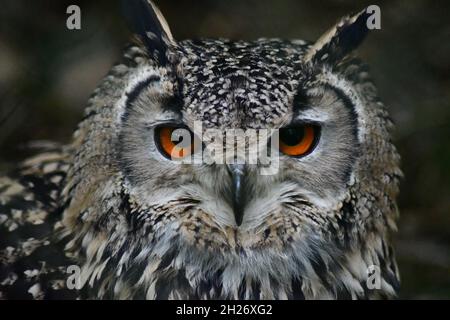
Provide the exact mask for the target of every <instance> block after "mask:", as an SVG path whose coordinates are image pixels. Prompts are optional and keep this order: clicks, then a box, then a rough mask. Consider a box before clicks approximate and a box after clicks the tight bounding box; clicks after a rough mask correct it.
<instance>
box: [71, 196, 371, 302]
mask: <svg viewBox="0 0 450 320" xmlns="http://www.w3.org/2000/svg"><path fill="white" fill-rule="evenodd" d="M123 195H124V194H122V196H123ZM192 205H193V204H190V205H187V204H186V206H184V207H183V206H180V208H183V209H180V210H181V211H180V212H183V210H184V211H189V210H186V208H190V209H192ZM106 207H107V206H106ZM118 208H119V209H120V210H124V211H125V212H123V211H122V212H120V213H119V212H118V211H117V210H113V209H111V208H110V209H108V210H107V211H106V212H105V213H104V216H103V219H100V220H103V222H102V223H100V224H99V223H98V222H97V224H96V225H95V226H93V227H92V228H90V229H80V232H79V233H77V234H76V235H74V237H73V238H74V239H73V242H72V243H73V245H74V247H72V248H71V249H70V250H71V251H72V252H73V251H76V252H77V253H76V255H77V256H78V257H79V263H80V266H81V267H82V270H83V271H82V277H83V279H82V283H83V284H84V285H85V290H86V291H87V296H88V297H92V298H121V299H131V298H147V299H155V298H157V299H166V298H172V299H179V298H234V299H244V298H246V299H284V298H290V299H292V298H307V299H308V298H337V297H340V298H342V297H350V298H351V297H353V298H358V297H359V298H362V297H368V296H369V293H368V292H366V290H365V287H364V285H365V284H364V281H365V278H364V277H365V276H366V272H365V270H364V268H368V266H369V265H370V261H367V259H366V257H367V256H368V255H369V256H371V255H373V254H375V253H374V248H372V247H364V248H359V249H360V250H361V252H359V253H358V252H356V253H355V252H350V251H348V252H346V251H343V250H341V249H338V247H336V246H335V245H330V244H327V243H325V242H323V240H322V239H320V238H319V237H317V238H314V237H304V238H301V239H298V240H297V241H292V242H291V243H290V244H289V245H286V246H285V247H273V248H264V247H263V248H252V249H250V248H243V247H239V246H237V247H236V246H235V247H234V248H232V250H230V249H228V250H225V249H223V248H215V249H212V248H208V247H206V246H205V243H206V242H205V240H204V239H203V240H201V241H200V240H198V239H197V242H195V241H194V242H190V241H189V240H188V239H187V238H186V237H183V236H182V234H181V233H182V232H183V231H180V230H181V229H182V228H183V224H182V223H180V222H179V221H177V220H175V219H174V218H170V217H167V216H162V215H158V214H156V215H155V214H154V215H153V216H154V217H153V218H150V217H149V215H148V212H139V211H137V210H136V209H133V205H132V204H130V199H129V198H127V197H123V201H122V204H121V205H119V206H118ZM116 209H117V207H116ZM159 209H160V212H161V210H162V208H159ZM105 215H108V216H109V219H110V220H108V221H107V218H106V216H105ZM119 216H121V217H122V218H120V217H119ZM151 219H153V220H151ZM190 219H193V217H190ZM111 221H116V222H117V223H118V224H121V223H122V224H125V225H127V226H128V227H124V225H116V226H115V227H114V228H113V229H112V230H110V232H108V236H106V233H105V232H104V231H101V229H102V228H105V227H108V226H109V227H111V225H112V224H111ZM158 224H165V227H164V228H162V227H161V226H159V225H158ZM81 230H84V231H81ZM235 245H236V244H235ZM355 266H357V268H359V270H355Z"/></svg>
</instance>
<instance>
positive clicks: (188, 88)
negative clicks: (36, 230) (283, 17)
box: [64, 1, 401, 297]
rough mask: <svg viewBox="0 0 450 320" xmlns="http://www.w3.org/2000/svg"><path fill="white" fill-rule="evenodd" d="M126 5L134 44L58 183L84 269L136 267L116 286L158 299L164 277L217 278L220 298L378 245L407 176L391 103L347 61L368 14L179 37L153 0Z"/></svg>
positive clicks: (98, 96) (98, 97) (193, 281)
mask: <svg viewBox="0 0 450 320" xmlns="http://www.w3.org/2000/svg"><path fill="white" fill-rule="evenodd" d="M127 8H128V11H127V12H128V16H129V18H130V20H131V21H132V22H133V24H134V26H135V33H136V34H137V36H138V38H139V41H138V45H136V46H132V47H131V48H130V49H128V50H127V52H126V54H125V62H124V63H122V64H119V65H117V66H115V67H114V68H113V70H112V71H111V73H110V75H109V76H108V77H107V78H106V80H105V82H104V83H103V85H102V86H100V88H99V89H97V90H96V92H95V94H94V95H93V97H92V99H91V100H90V106H89V108H88V111H87V115H86V120H84V121H83V122H82V123H81V125H80V128H79V130H78V132H77V133H76V135H75V138H76V139H75V143H74V145H73V146H74V148H75V150H76V153H75V157H74V159H75V160H74V164H76V165H74V166H73V168H72V171H71V174H70V175H69V177H70V178H69V180H68V181H69V183H68V186H67V188H66V195H67V198H68V200H69V205H68V209H66V212H65V221H64V223H65V225H66V228H67V230H70V233H71V235H72V237H73V241H72V243H71V245H72V246H73V247H76V248H77V249H78V250H79V251H80V252H82V255H84V256H85V258H86V270H87V271H86V274H87V276H90V277H92V270H94V269H95V268H96V267H99V266H101V265H102V263H105V264H111V261H115V262H114V266H115V267H116V268H119V269H120V272H119V271H118V274H122V273H123V274H126V273H127V272H128V274H129V275H130V277H131V275H133V276H134V277H136V274H138V275H139V276H138V277H137V278H135V279H134V280H127V281H125V280H122V282H123V283H125V282H126V283H127V286H128V287H127V288H128V289H127V290H128V291H125V292H132V291H133V290H132V289H130V288H129V287H130V286H132V285H133V284H132V282H133V281H134V282H135V283H134V285H136V283H138V282H139V283H141V284H144V283H145V284H146V285H144V287H145V290H146V294H147V296H152V294H153V296H155V295H158V293H157V292H158V290H157V289H155V286H153V287H152V283H153V282H155V281H156V280H155V279H156V277H158V279H159V280H158V281H160V282H159V285H162V284H161V283H166V285H167V286H169V287H170V286H171V288H172V289H170V290H169V289H167V290H168V291H167V290H166V291H164V290H163V289H161V287H160V289H159V290H162V291H160V292H165V293H164V294H167V295H169V294H170V293H168V292H171V293H172V294H174V292H177V294H179V295H180V296H183V294H188V293H187V292H188V290H187V289H186V288H185V287H186V286H187V287H189V286H191V287H195V286H199V285H200V283H201V282H202V281H207V280H208V279H209V278H210V277H213V276H214V277H215V276H218V274H220V277H221V279H222V280H221V281H222V287H221V290H222V293H224V292H226V294H227V295H226V296H234V295H235V290H237V289H236V286H238V287H239V285H240V284H241V279H242V278H245V277H249V278H251V279H253V280H252V281H256V280H255V279H259V282H260V283H266V285H268V286H269V287H270V283H272V282H271V281H275V280H273V279H278V280H277V281H278V282H277V281H275V282H277V283H278V284H277V285H278V286H281V285H282V284H283V283H289V285H290V286H291V287H289V286H288V285H287V286H286V289H285V291H283V292H285V295H287V296H289V292H290V294H292V292H293V291H294V289H293V287H292V283H293V281H294V280H293V279H301V278H302V275H304V274H307V273H308V272H311V270H313V271H312V272H313V273H314V271H315V268H316V266H317V265H323V266H329V265H331V263H332V262H333V263H337V266H338V267H336V268H337V269H336V270H341V269H342V270H343V268H341V267H339V266H340V265H341V264H342V265H344V264H345V263H344V262H339V261H341V260H342V259H344V258H343V257H344V256H345V255H346V254H348V253H352V252H354V251H355V250H356V251H358V250H361V248H364V247H368V246H370V245H369V244H368V243H370V242H371V241H372V242H374V243H376V246H377V248H378V247H379V249H380V250H382V248H381V246H382V241H381V240H380V239H383V238H384V237H385V235H386V233H387V231H389V230H390V229H392V228H395V222H394V217H395V196H396V194H397V180H398V178H399V176H400V174H401V173H400V171H399V169H398V155H397V153H396V151H395V148H394V147H393V145H392V144H391V140H390V134H389V130H390V128H391V126H392V125H391V122H390V120H389V118H388V115H387V113H386V110H385V108H384V106H383V105H382V104H381V103H380V102H379V100H378V98H377V95H376V91H375V89H374V87H373V85H372V84H371V82H370V81H369V79H368V74H367V70H366V69H365V67H364V66H362V65H361V64H360V63H359V62H357V61H356V60H354V59H350V58H349V54H350V53H351V52H352V51H353V50H354V49H355V48H356V47H357V46H358V45H359V44H360V43H361V41H362V40H363V38H364V36H365V35H366V33H367V32H368V27H367V18H368V14H367V13H366V11H362V12H361V13H359V14H357V15H355V16H351V17H346V18H344V19H342V20H341V21H340V22H339V23H338V24H337V25H336V26H334V27H333V28H332V29H331V30H330V31H329V32H327V33H325V35H324V36H322V37H321V38H320V39H319V40H318V41H316V42H315V43H309V42H306V41H282V40H266V39H261V40H257V41H254V42H243V41H229V40H196V41H191V40H187V41H176V40H175V39H174V38H173V36H172V34H171V32H170V30H169V27H168V24H167V22H166V21H165V20H164V18H163V17H162V15H161V13H160V12H159V11H158V9H157V8H156V7H155V6H154V5H153V4H152V3H151V2H147V1H127ZM241 149H244V153H242V154H243V155H245V156H244V157H243V158H241V157H240V156H239V151H242V150H241ZM255 150H256V151H255ZM252 152H253V155H254V154H256V157H252V156H251V154H252ZM261 157H263V158H264V159H262V158H261ZM251 160H253V161H251ZM263 160H265V161H266V162H264V161H263ZM267 167H270V169H271V170H267ZM352 254H353V253H352ZM106 258H109V259H110V260H109V262H105V261H108V260H105V259H106ZM93 266H94V267H93ZM95 266H96V267H95ZM138 266H139V268H140V269H139V272H136V268H138ZM103 268H104V265H103ZM110 268H112V266H110ZM102 270H103V269H102ZM342 270H341V271H342ZM341 271H339V272H341ZM342 272H344V271H342ZM355 272H356V271H355ZM358 272H359V271H358ZM315 273H317V272H315ZM174 274H177V277H178V276H179V275H180V274H181V275H182V278H183V280H180V279H178V278H176V277H175V276H174ZM157 275H158V276H157ZM269 276H270V277H269ZM265 277H267V279H272V280H267V281H268V282H264V280H263V279H266V278H265ZM271 277H272V278H271ZM310 277H311V274H310ZM336 277H337V276H336ZM86 279H87V278H86ZM161 279H164V280H161ZM170 279H172V280H170ZM174 279H175V280H174ZM92 281H93V282H95V281H94V280H92ZM105 281H106V280H105ZM152 281H153V282H152ZM171 281H172V282H171ZM173 281H175V282H173ZM183 281H187V282H186V283H184V282H183ZM304 281H306V280H304ZM256 282H258V281H256ZM123 283H122V284H121V285H122V286H123V285H124V284H123ZM169 283H170V285H169ZM174 283H175V284H174ZM181 288H183V289H181ZM289 288H290V289H289ZM266 289H267V288H266ZM272 289H273V287H272ZM136 290H137V289H136ZM177 290H178V291H177ZM195 290H200V289H195ZM195 290H194V291H195ZM261 290H262V289H261ZM267 290H268V291H267V292H269V291H271V290H269V289H267ZM280 290H281V289H280ZM310 290H312V291H314V290H315V289H310ZM312 291H311V292H312ZM267 292H266V293H267ZM280 292H281V291H280ZM197 293H198V294H200V293H199V292H197ZM164 294H162V293H159V297H161V296H164ZM267 294H269V293H267ZM272 294H273V295H276V292H273V290H272ZM279 294H280V297H281V296H283V294H282V293H279Z"/></svg>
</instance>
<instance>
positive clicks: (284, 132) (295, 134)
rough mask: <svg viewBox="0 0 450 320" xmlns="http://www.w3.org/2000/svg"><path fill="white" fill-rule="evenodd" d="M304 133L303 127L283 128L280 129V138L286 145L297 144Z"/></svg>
mask: <svg viewBox="0 0 450 320" xmlns="http://www.w3.org/2000/svg"><path fill="white" fill-rule="evenodd" d="M304 135H305V128H304V127H301V128H283V129H281V130H280V140H281V141H282V142H283V143H284V144H287V145H288V146H295V145H297V144H299V143H300V142H301V141H302V140H303V137H304Z"/></svg>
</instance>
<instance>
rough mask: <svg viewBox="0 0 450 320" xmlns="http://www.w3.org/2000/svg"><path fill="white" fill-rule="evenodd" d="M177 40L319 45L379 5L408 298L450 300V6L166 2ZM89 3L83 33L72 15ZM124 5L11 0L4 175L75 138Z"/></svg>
mask: <svg viewBox="0 0 450 320" xmlns="http://www.w3.org/2000/svg"><path fill="white" fill-rule="evenodd" d="M155 2H156V3H157V4H158V5H159V6H160V8H161V10H162V12H163V13H164V15H165V17H166V18H167V20H168V21H169V24H170V26H171V29H172V32H173V34H174V36H175V37H176V38H177V39H185V38H192V37H227V38H233V39H237V38H242V39H255V38H258V37H280V38H289V39H291V38H300V39H307V40H314V39H316V38H317V37H319V36H320V35H321V33H322V32H323V31H325V30H326V29H328V28H329V27H331V25H332V24H333V23H335V22H336V20H337V19H338V18H339V17H341V16H343V15H346V14H348V13H351V12H356V11H359V10H361V9H362V8H364V7H365V6H367V5H369V4H377V5H379V6H380V7H381V13H382V25H381V27H382V29H381V30H379V31H373V32H372V33H371V35H370V36H369V38H368V39H367V40H366V42H365V44H364V45H363V46H362V47H361V49H360V50H359V55H360V56H361V57H362V58H363V59H364V60H365V61H366V62H368V63H369V65H370V66H371V70H372V76H373V78H374V79H375V82H376V84H377V85H378V88H379V91H380V96H381V97H382V99H383V100H384V102H385V103H386V104H387V105H388V106H389V107H390V111H391V115H392V117H393V119H394V121H395V122H396V124H397V131H396V132H395V141H396V144H397V146H398V148H399V150H400V153H401V155H402V159H403V165H402V166H403V171H404V173H405V179H404V181H403V183H402V187H401V196H400V201H399V207H400V211H401V220H400V222H399V230H400V232H399V234H398V235H397V237H396V238H397V239H396V243H397V255H398V259H399V264H400V271H401V275H402V290H401V297H402V298H450V22H449V18H448V14H449V12H450V1H426V0H409V1H404V0H402V1H400V0H396V1H393V0H390V1H377V2H376V3H373V2H370V1H358V2H356V1H349V0H328V1H298V0H281V1H280V0H277V1H275V0H239V1H238V0H195V1H194V0H190V1H172V0H164V1H163V0H159V1H158V0H156V1H155ZM70 4H77V5H79V6H80V7H81V15H82V16H81V26H82V29H81V30H74V31H70V30H68V29H67V28H66V19H67V17H68V15H67V14H66V8H67V7H68V6H69V5H70ZM129 35H130V34H129V32H128V29H127V27H126V24H125V23H124V21H123V19H122V16H121V13H120V5H119V3H118V1H117V0H116V1H111V0H97V1H87V0H86V1H73V0H72V1H66V0H53V1H50V0H33V1H25V0H1V9H0V171H4V170H8V169H10V168H11V167H12V166H14V164H16V163H17V162H18V161H20V160H21V159H23V158H24V157H26V156H28V155H30V154H31V153H32V151H30V150H29V149H28V148H27V147H26V143H27V142H29V141H35V140H53V141H58V142H62V143H66V142H69V141H70V138H71V134H72V132H73V130H74V129H75V127H76V124H77V122H78V121H79V120H80V119H81V117H82V113H83V109H84V107H85V103H86V101H87V99H88V97H89V95H90V94H91V92H92V91H93V90H94V88H95V87H96V85H97V84H98V83H99V81H100V79H101V78H102V77H103V76H104V75H105V74H106V72H107V71H108V69H109V68H110V67H111V65H112V64H113V63H114V62H116V61H117V60H118V59H119V58H120V55H121V51H122V48H123V47H124V45H125V44H126V42H127V41H128V40H129Z"/></svg>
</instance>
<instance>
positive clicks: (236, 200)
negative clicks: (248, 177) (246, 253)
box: [228, 164, 245, 226]
mask: <svg viewBox="0 0 450 320" xmlns="http://www.w3.org/2000/svg"><path fill="white" fill-rule="evenodd" d="M228 170H229V172H230V175H231V192H232V201H233V212H234V219H235V220H236V224H237V225H238V226H240V225H241V224H242V220H243V218H244V209H245V208H244V206H245V197H244V196H245V195H244V183H245V181H244V178H245V166H244V165H242V164H234V165H228Z"/></svg>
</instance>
